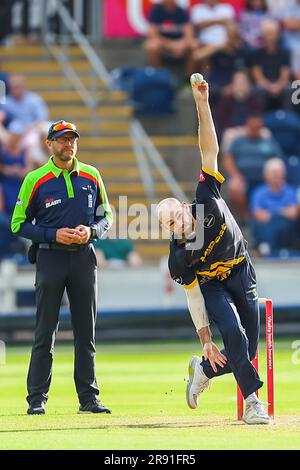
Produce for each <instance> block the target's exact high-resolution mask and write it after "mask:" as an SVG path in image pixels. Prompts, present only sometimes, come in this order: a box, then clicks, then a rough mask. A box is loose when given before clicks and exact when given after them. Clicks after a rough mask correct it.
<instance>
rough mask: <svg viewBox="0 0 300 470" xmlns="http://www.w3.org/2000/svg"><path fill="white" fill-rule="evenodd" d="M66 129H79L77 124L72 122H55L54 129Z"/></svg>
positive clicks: (55, 130)
mask: <svg viewBox="0 0 300 470" xmlns="http://www.w3.org/2000/svg"><path fill="white" fill-rule="evenodd" d="M65 129H70V130H71V131H76V130H77V129H76V126H75V124H72V123H71V122H66V121H61V122H58V123H57V124H55V126H53V128H52V131H54V132H57V131H63V130H65Z"/></svg>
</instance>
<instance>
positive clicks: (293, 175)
mask: <svg viewBox="0 0 300 470" xmlns="http://www.w3.org/2000/svg"><path fill="white" fill-rule="evenodd" d="M285 163H286V169H287V181H288V183H289V184H292V185H293V186H296V187H300V155H298V156H297V155H291V156H290V157H288V158H287V159H286V161H285Z"/></svg>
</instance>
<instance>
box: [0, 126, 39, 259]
mask: <svg viewBox="0 0 300 470" xmlns="http://www.w3.org/2000/svg"><path fill="white" fill-rule="evenodd" d="M23 131H24V127H23V125H22V124H21V123H20V122H18V121H12V122H11V123H10V124H9V126H8V132H6V134H5V137H6V139H5V143H3V142H2V145H1V150H0V259H3V258H5V257H9V256H12V255H13V254H14V253H15V252H16V251H22V250H23V249H24V246H23V243H22V241H20V239H18V238H17V237H16V236H15V235H14V234H12V232H11V229H10V223H11V216H12V213H13V210H14V206H15V204H16V200H17V197H18V192H19V189H20V187H21V183H22V180H23V178H24V176H25V174H26V173H27V171H30V170H31V169H32V164H31V161H30V159H29V158H26V156H25V152H24V150H22V147H21V141H22V137H23Z"/></svg>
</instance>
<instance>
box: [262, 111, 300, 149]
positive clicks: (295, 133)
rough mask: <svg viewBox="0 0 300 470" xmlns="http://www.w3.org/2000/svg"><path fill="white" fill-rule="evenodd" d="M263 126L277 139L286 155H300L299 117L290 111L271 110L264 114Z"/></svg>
mask: <svg viewBox="0 0 300 470" xmlns="http://www.w3.org/2000/svg"><path fill="white" fill-rule="evenodd" d="M265 126H266V127H268V128H269V129H270V130H271V132H272V134H273V137H274V138H275V139H276V140H277V142H278V143H279V145H280V146H281V148H282V151H283V152H284V154H285V155H286V156H288V155H295V154H296V155H297V154H298V155H300V117H299V116H298V114H296V113H294V112H292V111H284V110H278V111H271V112H269V113H267V114H266V115H265Z"/></svg>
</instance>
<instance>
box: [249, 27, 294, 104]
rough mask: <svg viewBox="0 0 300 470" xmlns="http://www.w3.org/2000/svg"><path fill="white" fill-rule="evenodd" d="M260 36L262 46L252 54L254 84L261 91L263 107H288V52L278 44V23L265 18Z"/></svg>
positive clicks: (289, 99) (289, 96)
mask: <svg viewBox="0 0 300 470" xmlns="http://www.w3.org/2000/svg"><path fill="white" fill-rule="evenodd" d="M262 37H263V43H264V47H263V48H262V49H258V50H257V51H255V52H253V55H252V72H253V77H254V80H255V84H256V85H257V87H258V89H259V90H260V91H261V93H262V96H263V99H264V103H265V109H267V110H273V109H278V108H284V109H289V108H291V91H290V87H289V83H290V74H291V72H290V54H289V52H288V51H287V50H285V49H283V48H282V47H281V46H280V28H279V23H278V22H277V21H274V20H265V21H264V22H263V23H262Z"/></svg>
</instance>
